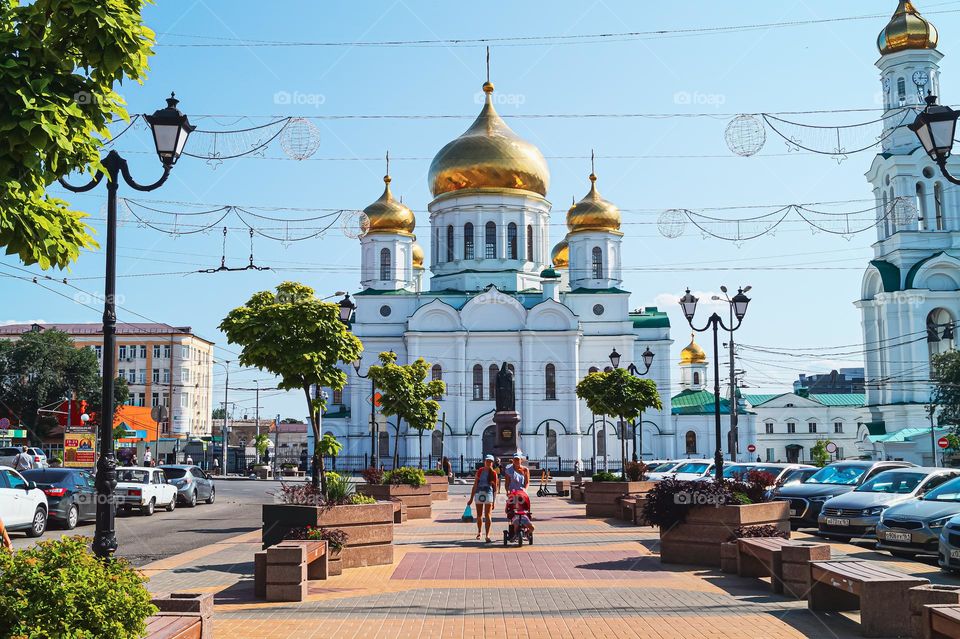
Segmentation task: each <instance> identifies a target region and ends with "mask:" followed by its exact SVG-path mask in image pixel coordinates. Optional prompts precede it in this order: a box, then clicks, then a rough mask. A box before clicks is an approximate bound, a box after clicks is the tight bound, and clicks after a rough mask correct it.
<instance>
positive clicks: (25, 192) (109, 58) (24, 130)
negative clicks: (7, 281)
mask: <svg viewBox="0 0 960 639" xmlns="http://www.w3.org/2000/svg"><path fill="white" fill-rule="evenodd" d="M144 4H145V0H33V1H32V2H20V1H19V0H0V59H2V60H3V62H2V63H0V105H2V107H0V246H4V247H6V252H7V254H8V255H16V256H17V257H18V258H19V259H20V260H21V261H23V263H24V264H39V265H40V267H41V268H44V269H47V268H50V267H52V266H55V267H59V268H65V267H67V266H68V265H69V264H70V263H71V262H74V261H76V259H77V257H78V256H79V254H80V251H81V250H82V249H85V248H95V247H96V246H97V244H96V242H95V241H94V240H93V238H92V237H91V231H92V229H91V228H90V227H89V226H87V225H86V224H85V223H84V222H83V218H84V217H86V215H85V214H83V213H81V212H79V211H75V210H72V209H71V208H70V205H69V204H68V203H67V202H65V201H63V200H61V199H59V198H56V197H52V196H50V195H48V194H47V193H46V190H47V188H48V187H49V186H50V185H51V184H53V183H54V182H56V180H57V179H58V178H60V177H63V176H65V175H67V174H68V173H70V172H71V171H74V170H88V171H93V170H96V169H99V168H101V165H100V153H101V150H102V144H103V142H104V141H105V140H107V139H109V137H110V133H109V131H108V130H107V124H109V123H110V122H113V121H115V120H120V119H123V120H127V119H128V115H127V112H126V109H125V108H124V101H123V98H121V97H120V95H118V94H117V93H116V92H115V91H114V90H113V87H114V85H115V84H116V83H118V82H122V81H123V80H125V79H130V80H135V81H137V82H138V83H142V81H143V78H144V76H145V74H146V70H147V58H148V57H149V56H150V55H151V54H152V50H151V46H152V45H153V41H154V34H153V32H152V31H151V30H150V29H148V28H147V27H145V26H144V25H143V22H142V18H141V15H140V14H141V10H142V8H143V5H144ZM158 169H159V167H158Z"/></svg>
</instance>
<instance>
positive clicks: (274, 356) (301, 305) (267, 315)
mask: <svg viewBox="0 0 960 639" xmlns="http://www.w3.org/2000/svg"><path fill="white" fill-rule="evenodd" d="M220 330H221V331H223V332H224V334H226V336H227V341H228V342H230V343H231V344H238V345H239V346H241V347H242V350H241V351H240V364H241V365H242V366H252V367H255V368H258V369H260V370H266V371H269V372H271V373H273V374H274V375H276V376H278V377H279V378H280V380H281V381H280V383H279V384H278V385H277V387H278V388H280V389H282V390H300V391H303V396H304V398H305V399H306V402H307V411H308V415H309V416H310V426H311V428H312V429H313V437H314V439H313V441H314V449H313V473H312V480H313V486H314V487H315V488H320V490H321V492H323V493H324V494H326V491H327V482H326V472H325V470H326V469H325V468H324V467H323V456H322V455H321V454H320V443H321V440H322V435H321V433H320V414H321V413H322V411H323V409H324V408H325V407H326V405H325V402H324V400H323V396H322V394H320V393H317V396H316V397H314V396H313V394H312V393H311V392H310V391H311V389H312V388H314V387H329V388H332V389H333V390H342V389H343V387H344V386H345V385H346V383H347V375H346V373H344V372H343V370H341V368H340V365H341V364H345V363H347V362H352V361H353V360H355V359H357V358H359V357H360V353H361V352H362V351H363V346H362V345H361V344H360V340H359V339H357V337H356V336H355V335H354V334H353V333H351V332H350V331H349V329H348V327H347V325H346V324H344V323H343V322H341V321H340V307H339V306H338V305H337V304H334V303H329V302H323V301H321V300H319V299H317V297H316V296H315V295H314V291H313V289H312V288H310V287H309V286H306V285H304V284H300V283H298V282H283V283H282V284H280V285H279V286H277V289H276V292H273V291H260V292H259V293H255V294H254V295H253V297H251V298H250V299H249V300H248V301H247V303H246V304H245V305H243V306H240V307H238V308H235V309H233V310H232V311H230V313H228V314H227V316H226V317H225V318H224V320H223V321H222V322H221V323H220Z"/></svg>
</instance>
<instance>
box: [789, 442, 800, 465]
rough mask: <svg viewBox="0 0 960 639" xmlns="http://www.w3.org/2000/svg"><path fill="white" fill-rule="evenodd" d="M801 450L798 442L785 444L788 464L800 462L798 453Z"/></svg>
mask: <svg viewBox="0 0 960 639" xmlns="http://www.w3.org/2000/svg"><path fill="white" fill-rule="evenodd" d="M802 451H803V446H801V445H800V444H788V445H787V463H788V464H797V463H799V462H800V454H801V452H802Z"/></svg>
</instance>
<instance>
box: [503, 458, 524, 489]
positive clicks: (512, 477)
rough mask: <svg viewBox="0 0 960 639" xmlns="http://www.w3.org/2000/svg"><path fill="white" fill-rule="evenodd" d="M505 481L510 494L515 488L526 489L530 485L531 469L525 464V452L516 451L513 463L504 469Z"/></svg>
mask: <svg viewBox="0 0 960 639" xmlns="http://www.w3.org/2000/svg"><path fill="white" fill-rule="evenodd" d="M503 483H504V486H505V488H504V490H505V491H506V493H507V494H508V495H509V494H510V493H511V492H513V491H514V490H526V489H527V486H529V485H530V469H529V468H527V467H526V466H524V465H523V453H521V452H519V451H517V452H516V453H514V455H513V463H512V464H510V465H509V466H507V468H506V470H504V471H503Z"/></svg>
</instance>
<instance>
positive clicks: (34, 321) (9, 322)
mask: <svg viewBox="0 0 960 639" xmlns="http://www.w3.org/2000/svg"><path fill="white" fill-rule="evenodd" d="M46 323H47V320H45V319H28V320H0V326H11V325H13V324H46Z"/></svg>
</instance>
